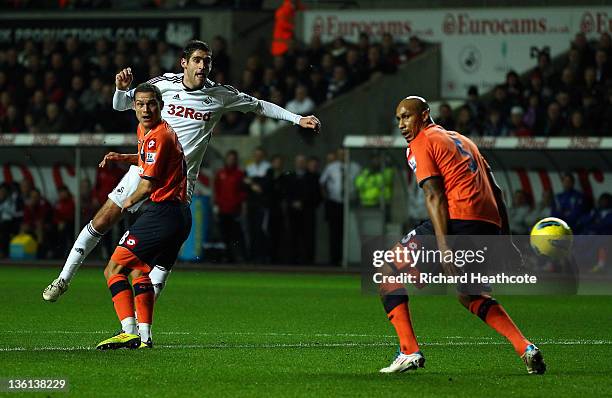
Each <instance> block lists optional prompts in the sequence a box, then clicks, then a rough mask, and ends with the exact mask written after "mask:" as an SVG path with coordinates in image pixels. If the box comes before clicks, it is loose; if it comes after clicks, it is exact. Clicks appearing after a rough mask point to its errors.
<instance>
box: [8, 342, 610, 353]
mask: <svg viewBox="0 0 612 398" xmlns="http://www.w3.org/2000/svg"><path fill="white" fill-rule="evenodd" d="M507 344H509V343H507V342H504V341H499V342H497V341H431V342H423V343H422V345H423V346H425V347H427V346H442V347H451V346H488V345H492V346H493V345H495V346H497V345H507ZM538 344H539V345H540V346H546V345H612V340H543V341H539V342H538ZM396 345H397V343H395V342H393V343H391V342H373V343H351V342H344V343H317V342H306V343H269V344H268V343H263V344H243V343H237V344H232V343H230V344H219V343H210V344H177V345H172V344H171V345H158V346H156V347H158V348H163V349H171V350H172V349H173V350H186V349H270V348H359V347H393V346H396ZM93 350H95V348H94V347H93V346H72V347H69V346H68V347H59V346H57V347H54V346H39V347H0V352H14V351H93Z"/></svg>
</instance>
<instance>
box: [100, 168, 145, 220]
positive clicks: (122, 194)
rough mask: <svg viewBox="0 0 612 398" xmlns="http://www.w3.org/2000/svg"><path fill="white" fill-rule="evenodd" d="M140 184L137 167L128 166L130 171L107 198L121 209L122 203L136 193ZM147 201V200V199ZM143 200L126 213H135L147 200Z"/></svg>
mask: <svg viewBox="0 0 612 398" xmlns="http://www.w3.org/2000/svg"><path fill="white" fill-rule="evenodd" d="M139 183H140V176H139V175H138V166H134V165H132V166H130V169H129V170H128V172H127V173H125V175H124V176H123V178H122V179H121V181H119V184H117V186H116V187H115V188H114V189H113V190H112V191H111V192H110V193H109V194H108V198H109V199H110V200H112V201H113V202H114V203H115V204H116V205H117V206H119V207H121V208H122V207H123V202H124V201H125V200H126V199H127V198H128V197H129V196H130V195H131V194H133V193H134V192H136V188H138V184H139ZM147 199H148V198H147ZM147 199H143V200H141V201H140V202H138V203H136V204H135V205H134V206H132V207H130V208H129V209H128V211H129V212H130V213H135V212H136V211H137V210H138V209H139V208H140V206H142V204H143V203H144V202H145V201H146V200H147Z"/></svg>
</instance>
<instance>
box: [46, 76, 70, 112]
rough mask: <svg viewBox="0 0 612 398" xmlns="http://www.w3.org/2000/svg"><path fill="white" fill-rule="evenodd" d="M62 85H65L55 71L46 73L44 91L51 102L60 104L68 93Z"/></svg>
mask: <svg viewBox="0 0 612 398" xmlns="http://www.w3.org/2000/svg"><path fill="white" fill-rule="evenodd" d="M62 87H65V86H63V85H62V84H61V82H60V81H59V80H58V77H57V75H56V74H55V73H54V72H52V71H47V72H46V73H45V81H44V93H45V98H46V99H47V100H48V101H49V102H54V103H56V104H59V103H61V102H62V101H63V100H64V97H65V95H66V93H65V91H64V89H63V88H62Z"/></svg>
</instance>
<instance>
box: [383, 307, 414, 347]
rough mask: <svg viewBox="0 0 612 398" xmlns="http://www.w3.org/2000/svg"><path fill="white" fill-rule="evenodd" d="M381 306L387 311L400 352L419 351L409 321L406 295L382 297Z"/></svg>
mask: <svg viewBox="0 0 612 398" xmlns="http://www.w3.org/2000/svg"><path fill="white" fill-rule="evenodd" d="M383 305H384V306H385V311H387V317H388V318H389V321H391V323H392V324H393V327H394V328H395V332H396V333H397V337H399V343H400V350H401V351H402V352H403V353H404V354H412V353H413V352H417V351H419V344H418V343H417V340H416V337H415V335H414V330H412V322H411V321H410V310H409V309H408V296H407V295H389V296H384V297H383Z"/></svg>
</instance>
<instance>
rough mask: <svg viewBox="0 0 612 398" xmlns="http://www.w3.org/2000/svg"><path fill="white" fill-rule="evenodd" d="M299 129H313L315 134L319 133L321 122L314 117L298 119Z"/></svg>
mask: <svg viewBox="0 0 612 398" xmlns="http://www.w3.org/2000/svg"><path fill="white" fill-rule="evenodd" d="M300 127H303V128H305V129H313V130H314V132H315V133H318V132H319V131H321V121H319V119H317V117H316V116H313V115H310V116H304V117H302V118H301V119H300Z"/></svg>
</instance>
